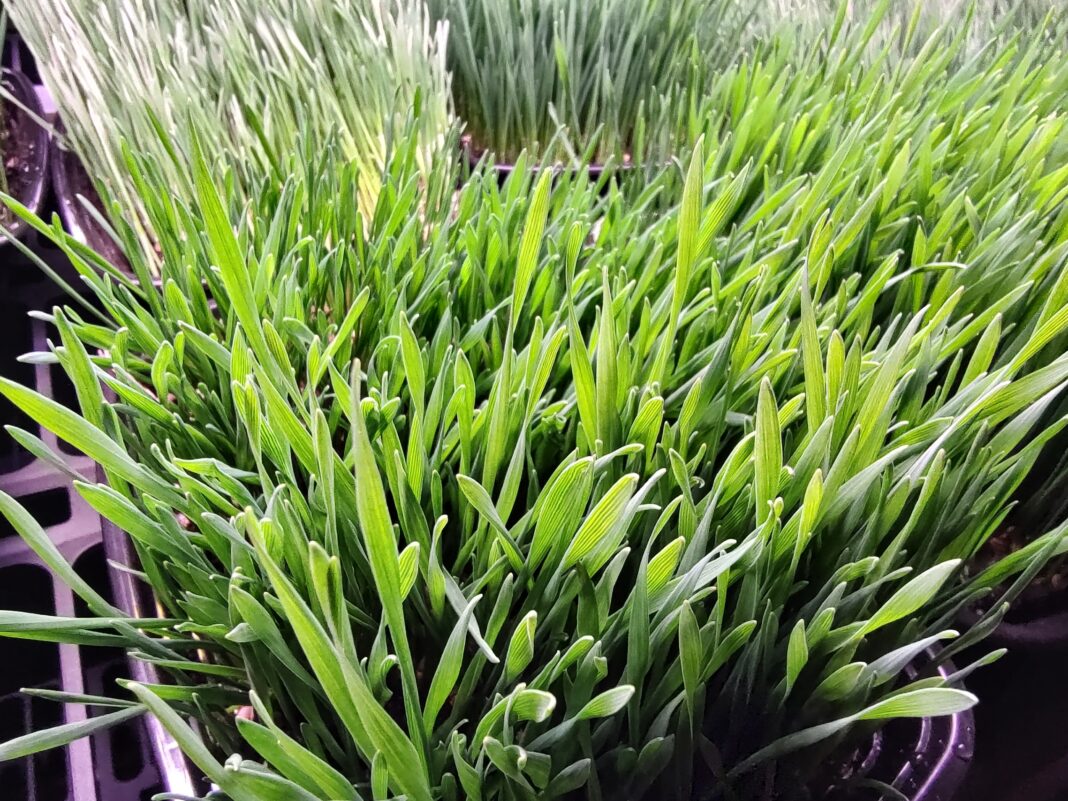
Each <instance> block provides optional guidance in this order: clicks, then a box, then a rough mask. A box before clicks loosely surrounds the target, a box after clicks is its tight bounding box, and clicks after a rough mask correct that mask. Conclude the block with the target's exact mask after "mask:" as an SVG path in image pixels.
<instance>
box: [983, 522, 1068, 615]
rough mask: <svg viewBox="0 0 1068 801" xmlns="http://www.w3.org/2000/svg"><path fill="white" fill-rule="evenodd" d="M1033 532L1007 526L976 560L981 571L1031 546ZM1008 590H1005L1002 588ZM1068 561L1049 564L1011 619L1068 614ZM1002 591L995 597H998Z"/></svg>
mask: <svg viewBox="0 0 1068 801" xmlns="http://www.w3.org/2000/svg"><path fill="white" fill-rule="evenodd" d="M1031 541H1032V536H1031V533H1030V531H1029V530H1025V529H1024V528H1022V527H1019V526H1016V525H1013V524H1012V523H1006V524H1005V525H1003V526H1002V527H1001V528H1000V529H998V531H996V532H995V533H994V535H993V536H992V537H991V538H990V539H989V540H988V541H987V542H986V545H985V546H984V547H983V549H982V550H981V551H980V552H979V554H978V556H976V558H975V568H976V569H977V570H981V569H983V568H986V567H989V566H990V565H992V564H994V563H995V562H997V561H999V560H1000V559H1003V558H1004V557H1006V556H1008V555H1009V554H1012V553H1015V552H1016V551H1018V550H1020V549H1021V548H1023V547H1025V546H1026V545H1029V544H1030V543H1031ZM1001 589H1005V588H1001ZM1066 590H1068V559H1064V558H1056V559H1054V560H1053V561H1052V562H1050V563H1049V564H1047V565H1046V566H1045V567H1044V568H1043V569H1042V570H1041V571H1039V573H1038V575H1037V576H1035V578H1034V579H1033V580H1032V581H1031V583H1030V584H1029V585H1028V586H1027V587H1025V588H1024V590H1023V592H1022V593H1020V596H1019V598H1017V599H1016V603H1015V604H1014V605H1013V609H1012V610H1011V611H1010V613H1009V620H1011V621H1013V622H1025V621H1027V620H1033V619H1034V618H1037V617H1042V616H1044V615H1048V614H1053V613H1056V612H1061V611H1064V610H1065V609H1066V608H1068V591H1066ZM998 595H999V593H998V591H995V592H994V593H993V597H998Z"/></svg>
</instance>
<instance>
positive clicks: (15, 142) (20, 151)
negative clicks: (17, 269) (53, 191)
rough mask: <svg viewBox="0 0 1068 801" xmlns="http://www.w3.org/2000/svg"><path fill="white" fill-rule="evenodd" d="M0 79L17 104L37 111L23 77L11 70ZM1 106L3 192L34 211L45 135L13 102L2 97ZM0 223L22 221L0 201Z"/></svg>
mask: <svg viewBox="0 0 1068 801" xmlns="http://www.w3.org/2000/svg"><path fill="white" fill-rule="evenodd" d="M3 81H4V88H5V89H7V90H8V91H9V92H11V94H13V95H14V96H15V97H16V98H18V100H19V101H20V102H21V103H23V104H25V105H27V106H28V107H29V108H31V109H32V110H33V111H34V112H35V113H37V112H38V111H39V108H38V107H37V103H36V96H35V95H33V88H32V87H31V86H30V85H29V82H28V81H26V79H25V77H23V76H22V75H20V74H18V73H12V74H10V75H7V76H5V77H4V79H3ZM2 105H3V121H2V124H0V153H2V154H3V159H4V176H5V179H6V188H5V191H6V192H7V194H9V195H11V196H12V197H13V198H15V199H17V200H18V201H19V202H20V203H22V204H23V205H25V206H27V207H29V208H30V209H31V210H32V211H37V210H39V209H40V206H41V203H42V201H43V199H44V178H45V171H46V168H47V157H48V137H47V134H45V132H44V131H43V130H42V129H41V127H40V126H39V125H38V124H37V121H36V120H34V119H33V117H31V116H30V115H29V114H27V113H26V111H25V110H23V109H22V108H20V107H19V105H18V104H17V103H14V102H12V101H11V100H8V99H6V98H5V99H3V101H2ZM0 224H3V226H4V227H5V228H8V229H18V228H22V227H24V223H23V222H22V220H21V219H20V218H19V217H17V216H16V215H15V214H14V213H12V212H11V210H10V209H8V207H7V206H6V205H4V204H0ZM16 234H17V231H16Z"/></svg>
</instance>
